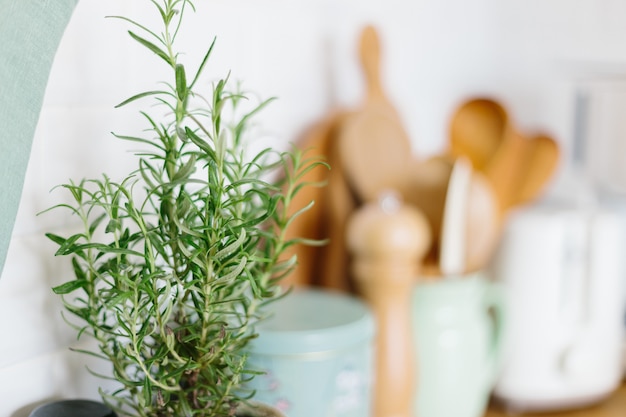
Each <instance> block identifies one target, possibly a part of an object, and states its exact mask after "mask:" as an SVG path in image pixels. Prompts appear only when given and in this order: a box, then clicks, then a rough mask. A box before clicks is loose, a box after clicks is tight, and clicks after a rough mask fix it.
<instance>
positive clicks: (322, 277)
mask: <svg viewBox="0 0 626 417" xmlns="http://www.w3.org/2000/svg"><path fill="white" fill-rule="evenodd" d="M346 117H348V116H347V115H346V114H342V115H341V116H340V117H338V119H337V120H336V123H335V124H334V127H333V130H332V131H331V132H329V133H330V134H329V138H330V142H331V143H330V144H329V147H328V158H329V163H330V165H331V170H330V173H329V175H328V185H327V187H326V188H325V190H324V192H325V196H324V207H323V208H324V215H323V217H324V235H325V237H326V238H327V239H328V243H327V244H326V245H325V246H324V247H322V248H321V251H320V257H319V258H318V260H317V262H318V266H317V270H318V271H319V274H318V275H317V276H316V277H315V279H314V281H313V283H314V284H316V285H320V286H322V287H325V288H330V289H334V290H340V291H344V292H354V285H353V282H352V280H351V277H350V271H349V269H350V268H349V254H348V249H347V247H346V224H347V221H348V218H349V216H350V215H351V214H352V212H353V211H354V210H355V209H356V207H357V202H356V200H355V198H354V195H353V193H352V191H351V190H350V187H349V186H348V182H347V178H346V174H345V172H344V167H343V163H342V162H343V161H342V159H341V158H340V157H339V151H338V149H337V139H338V137H337V129H339V128H340V126H341V122H342V121H343V120H345V119H346Z"/></svg>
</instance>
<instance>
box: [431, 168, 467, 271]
mask: <svg viewBox="0 0 626 417" xmlns="http://www.w3.org/2000/svg"><path fill="white" fill-rule="evenodd" d="M471 178H472V167H471V163H470V162H469V160H468V159H467V158H465V157H459V158H457V159H456V160H455V161H454V165H453V167H452V173H451V174H450V180H449V181H448V187H447V190H446V201H445V205H444V207H443V222H442V225H441V242H440V244H441V249H440V253H439V268H440V270H441V274H442V275H443V276H444V277H446V276H458V275H461V274H463V273H464V272H465V269H466V245H467V240H466V234H467V223H468V212H469V210H468V208H469V196H470V193H469V192H470V181H471Z"/></svg>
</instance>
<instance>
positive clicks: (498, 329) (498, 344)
mask: <svg viewBox="0 0 626 417" xmlns="http://www.w3.org/2000/svg"><path fill="white" fill-rule="evenodd" d="M483 302H484V306H485V314H487V315H488V316H489V319H490V320H489V323H490V324H491V327H490V330H491V332H490V336H491V342H490V344H489V351H488V357H487V358H488V359H487V360H488V363H487V372H486V373H485V381H484V384H485V386H486V387H487V388H488V390H489V391H491V386H492V385H493V384H494V383H495V380H496V377H497V374H498V371H499V369H500V366H501V364H502V358H503V354H502V353H503V341H504V321H505V318H506V313H505V306H504V292H503V289H502V286H501V285H500V284H497V283H494V282H488V283H487V286H486V288H485V293H484V299H483ZM490 313H491V314H490Z"/></svg>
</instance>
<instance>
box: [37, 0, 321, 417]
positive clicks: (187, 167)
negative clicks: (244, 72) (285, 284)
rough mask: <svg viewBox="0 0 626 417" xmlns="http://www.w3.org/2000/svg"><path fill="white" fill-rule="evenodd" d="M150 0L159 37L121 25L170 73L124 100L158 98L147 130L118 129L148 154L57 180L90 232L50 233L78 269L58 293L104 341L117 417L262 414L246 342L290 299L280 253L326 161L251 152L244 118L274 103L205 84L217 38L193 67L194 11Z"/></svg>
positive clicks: (75, 321)
mask: <svg viewBox="0 0 626 417" xmlns="http://www.w3.org/2000/svg"><path fill="white" fill-rule="evenodd" d="M150 2H151V3H152V4H153V5H154V7H155V8H156V11H157V12H158V14H159V16H160V21H161V22H162V24H163V26H162V27H161V28H159V29H158V30H152V29H149V28H148V27H146V26H144V25H142V24H140V23H138V22H137V21H136V20H133V19H131V18H127V17H118V18H120V19H122V20H124V21H125V22H127V23H128V24H130V25H131V26H132V30H130V31H129V34H130V37H131V38H132V39H134V40H135V41H137V42H138V43H139V44H140V45H142V46H143V47H145V48H146V49H147V50H148V51H150V52H151V53H153V55H155V57H154V59H156V60H157V61H160V63H161V64H164V65H165V66H167V67H168V68H169V70H170V71H171V79H170V81H169V82H166V83H164V84H163V85H164V86H165V87H164V88H160V89H156V90H153V91H147V92H143V93H139V94H136V95H134V96H132V97H131V98H129V99H128V100H125V101H124V102H122V103H121V104H120V105H119V106H124V105H126V104H128V103H131V102H135V101H136V100H149V101H150V104H151V106H150V107H149V109H150V110H149V111H147V110H146V111H141V112H140V114H141V117H143V119H145V121H146V123H147V128H148V129H147V133H146V135H145V136H132V135H128V136H127V135H119V134H115V136H116V137H117V138H119V139H122V140H127V141H131V142H134V143H135V144H137V145H139V146H141V150H140V151H138V152H136V160H137V166H136V169H135V170H134V171H133V172H131V173H130V174H129V175H128V176H127V177H125V178H123V179H121V180H114V179H113V178H109V177H108V176H107V175H103V176H102V177H101V178H96V179H83V180H81V181H79V182H75V181H70V182H69V183H67V184H63V185H61V186H60V187H61V188H63V189H65V190H66V191H67V192H69V195H70V196H71V197H70V200H71V203H62V204H59V205H57V206H55V207H52V209H56V208H62V209H67V210H69V212H70V213H71V214H72V215H74V216H76V217H77V218H79V219H80V221H81V223H82V225H83V226H84V227H83V230H82V231H81V232H79V233H76V234H73V235H70V236H59V235H57V234H52V233H47V234H46V235H47V236H48V238H50V239H51V240H52V241H53V242H55V243H56V244H58V250H57V252H56V255H61V256H69V257H70V258H71V263H72V266H73V271H74V274H73V277H72V278H71V279H70V280H68V281H67V282H65V283H64V284H62V285H59V286H57V287H55V288H54V292H55V293H57V294H60V295H62V296H63V300H64V305H65V308H66V310H67V311H68V312H69V313H71V314H69V315H66V321H68V322H69V323H70V324H72V325H73V326H74V327H75V328H76V330H77V331H78V334H79V337H80V336H83V335H89V336H91V337H92V338H94V339H95V341H96V342H97V348H96V349H95V350H94V351H88V352H85V353H89V354H91V355H95V356H97V357H100V358H102V359H104V360H106V361H109V362H110V365H111V369H112V378H113V379H114V380H116V381H117V382H118V383H119V386H120V388H119V390H117V391H115V392H104V391H102V390H101V395H102V398H103V400H104V402H105V403H106V404H107V405H109V406H110V407H111V408H113V409H114V410H115V411H117V412H118V413H119V414H120V415H133V416H142V417H143V416H145V417H157V416H158V417H164V416H172V417H182V416H192V415H193V416H203V417H214V416H215V417H216V416H231V415H241V416H243V415H246V416H247V415H253V414H249V413H248V412H247V411H242V410H255V407H251V406H250V403H249V401H248V400H250V399H251V398H252V396H253V394H254V393H253V392H250V391H248V390H247V389H246V384H245V383H246V381H248V380H249V379H250V378H253V377H254V376H255V375H256V374H257V372H256V371H255V370H254V369H249V368H248V366H247V363H246V352H247V348H248V344H249V342H250V341H251V339H253V338H254V337H255V324H256V323H257V322H258V320H260V319H262V314H261V310H260V309H261V307H262V306H263V305H264V304H266V303H268V302H271V301H272V300H275V299H276V298H278V297H280V296H281V287H280V286H279V281H280V280H281V278H283V277H284V276H285V275H286V274H288V273H289V272H290V271H291V269H292V268H293V266H294V263H295V260H294V259H285V256H284V251H285V250H286V249H287V248H288V247H289V246H291V245H293V244H296V243H303V241H302V240H300V239H287V238H286V229H287V227H288V226H289V224H290V222H291V221H292V220H293V219H294V218H295V217H296V216H297V215H298V213H301V212H302V211H303V210H305V209H306V208H307V207H308V206H307V207H304V208H302V209H294V208H293V207H291V204H290V203H291V201H292V199H293V198H294V196H295V195H296V194H297V193H298V191H299V190H300V189H301V188H302V187H303V186H306V185H311V184H306V183H305V182H303V176H304V174H305V173H306V172H307V171H308V170H310V169H312V168H313V167H315V166H317V165H318V164H321V163H322V162H320V161H319V160H316V159H307V158H305V157H304V155H303V154H302V153H301V152H300V151H298V150H297V149H293V150H291V151H290V152H277V151H273V150H272V149H265V150H262V151H260V152H258V153H254V154H253V155H249V154H248V153H249V148H248V147H247V146H246V145H245V143H246V142H245V139H244V136H245V134H246V133H247V132H248V131H249V130H248V128H247V127H248V123H249V121H250V119H251V118H252V116H254V114H255V113H257V112H258V111H259V110H261V109H262V108H263V107H264V106H265V105H266V104H267V101H266V102H262V103H260V104H258V105H254V106H253V107H251V108H249V110H242V108H243V107H245V105H246V104H248V102H247V100H246V98H245V97H244V96H243V95H242V94H240V93H239V92H237V91H235V92H232V91H230V90H229V87H228V85H229V83H228V78H225V79H222V80H220V81H218V82H216V83H214V84H213V85H212V87H211V88H208V87H200V85H201V82H200V79H201V77H200V76H201V74H202V72H203V69H204V68H205V64H206V63H207V61H208V60H209V57H210V55H211V50H212V49H213V44H211V46H210V48H208V51H207V53H206V55H204V59H203V60H202V61H201V62H200V63H199V65H198V66H197V69H196V70H195V71H193V72H192V73H190V72H188V69H187V67H186V66H185V65H183V63H182V62H181V59H180V55H179V53H178V52H176V48H175V46H176V38H177V35H178V33H179V31H180V30H182V27H183V25H182V22H183V17H184V15H185V12H189V11H190V10H192V11H193V10H195V8H194V5H193V3H192V2H191V1H190V0H150ZM190 75H191V76H190ZM205 89H206V90H208V91H209V92H210V95H208V97H206V96H203V95H202V94H201V93H200V92H199V91H200V90H205ZM154 104H156V106H155V105H154ZM229 115H231V116H232V121H231V122H230V123H229V122H228V120H229V119H228V117H229ZM304 243H307V242H304ZM309 243H311V242H309ZM264 412H265V413H267V412H266V411H264ZM259 415H270V414H259Z"/></svg>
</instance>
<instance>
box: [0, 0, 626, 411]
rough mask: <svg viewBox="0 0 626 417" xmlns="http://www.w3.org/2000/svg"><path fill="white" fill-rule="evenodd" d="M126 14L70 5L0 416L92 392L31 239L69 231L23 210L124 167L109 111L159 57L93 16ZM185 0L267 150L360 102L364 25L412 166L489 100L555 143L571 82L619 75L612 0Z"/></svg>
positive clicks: (1, 350) (46, 250) (3, 339)
mask: <svg viewBox="0 0 626 417" xmlns="http://www.w3.org/2000/svg"><path fill="white" fill-rule="evenodd" d="M131 3H132V4H131ZM137 3H138V2H128V1H126V0H107V1H102V0H100V1H98V0H81V1H80V3H79V5H78V7H77V9H76V12H75V15H74V17H73V20H72V22H71V23H70V26H69V27H68V29H67V32H66V35H65V38H64V40H63V42H62V44H61V47H60V50H59V52H58V56H57V59H56V62H55V66H54V68H53V71H52V75H51V78H50V84H49V88H48V92H47V95H46V100H45V104H44V108H43V112H42V115H41V120H40V123H39V127H38V130H37V134H36V137H35V140H34V145H33V150H32V155H31V160H30V165H29V168H28V173H27V178H26V184H25V188H24V194H23V198H22V202H21V206H20V210H19V215H18V219H17V223H16V225H15V229H14V233H13V237H12V241H11V247H10V251H9V254H8V258H7V262H6V267H5V270H4V272H3V274H2V278H1V279H0V417H2V416H12V415H15V416H19V415H22V414H23V413H20V412H17V410H18V409H21V408H22V407H26V406H27V405H28V404H31V403H33V402H37V401H41V400H44V399H46V398H50V397H57V396H74V395H83V396H88V397H97V394H96V391H95V388H94V387H96V386H97V381H94V380H93V379H92V378H91V377H89V376H87V375H85V372H84V369H83V367H84V361H85V360H86V359H85V357H84V356H82V355H78V354H71V353H69V352H68V346H69V345H70V344H72V343H73V342H74V340H73V333H72V332H70V331H68V329H67V327H66V326H65V325H64V323H63V322H62V319H61V317H60V305H59V300H58V299H57V297H56V296H54V295H53V294H52V292H51V291H50V287H51V286H53V285H54V284H56V283H59V282H61V281H63V280H64V279H65V278H66V277H67V276H68V275H67V274H68V268H67V265H66V260H65V259H55V258H54V257H53V255H52V254H53V250H54V248H53V245H52V244H50V243H48V242H47V240H46V239H45V238H44V236H43V234H44V232H46V231H57V232H59V231H63V230H66V229H68V228H71V227H72V224H71V223H69V222H68V220H67V219H66V218H63V217H61V216H60V214H61V213H60V212H59V213H56V214H54V213H53V214H46V215H43V216H37V215H36V214H37V213H38V212H39V211H41V210H43V209H45V208H47V207H49V206H50V205H52V204H53V203H55V202H58V201H59V200H58V199H59V198H60V196H59V194H55V193H52V194H51V193H50V192H49V191H50V189H51V188H52V187H53V186H54V185H56V184H58V183H61V182H64V181H66V180H67V179H68V178H76V179H78V178H82V177H84V176H94V175H99V174H100V173H101V172H103V171H106V172H108V173H115V172H119V173H120V174H122V173H125V172H126V171H127V170H126V169H125V166H127V164H126V162H127V161H128V159H129V155H128V154H127V153H126V152H125V151H124V148H123V145H121V144H120V143H118V141H116V140H115V139H113V138H112V136H111V135H110V134H109V132H110V131H112V130H113V131H119V132H128V131H133V129H137V128H139V127H140V126H141V125H140V124H138V122H139V118H138V117H137V115H136V114H135V113H134V111H132V110H131V111H127V110H113V109H112V107H113V105H114V104H116V103H117V102H119V101H121V100H122V99H124V98H126V97H128V96H129V95H131V94H133V93H135V92H138V91H143V90H144V89H145V88H150V86H151V85H152V84H151V83H152V82H153V81H154V80H156V79H159V78H158V74H155V71H154V70H153V68H152V67H151V66H150V65H151V63H155V62H157V61H156V60H155V59H153V58H152V57H151V56H149V55H148V54H146V53H145V52H144V51H143V50H142V49H140V48H139V47H138V46H136V45H135V44H133V43H132V42H131V41H130V40H129V39H128V38H127V36H126V35H125V29H126V28H127V26H126V25H125V24H123V23H122V22H119V21H114V20H109V19H104V18H103V17H104V16H105V15H110V14H124V15H128V14H132V13H140V14H145V13H146V12H145V10H140V8H139V7H138V6H136V4H137ZM144 3H147V2H144ZM197 3H198V14H197V15H196V16H195V17H194V18H193V19H192V20H193V21H194V23H192V25H193V28H194V29H193V30H194V33H193V34H192V35H191V36H185V39H189V38H192V39H193V40H194V42H191V44H192V46H190V48H203V47H205V46H206V45H208V43H209V42H210V41H211V39H212V38H213V36H214V35H217V36H218V43H217V49H216V54H215V55H214V58H213V60H212V61H211V64H210V65H209V67H208V69H209V72H211V74H213V75H214V76H215V77H218V76H223V75H225V74H226V72H227V71H228V70H229V69H230V70H232V73H233V77H234V78H236V79H241V80H244V81H245V84H244V86H245V87H246V89H247V90H249V91H253V92H255V93H258V94H259V95H260V96H262V97H270V96H278V97H279V100H278V101H277V102H275V103H274V104H273V105H272V106H271V107H270V109H269V110H268V111H266V112H265V113H264V114H263V115H262V117H261V118H260V119H259V120H260V122H261V123H262V124H263V128H264V129H265V131H266V133H268V135H269V136H271V137H272V138H273V139H272V140H274V141H275V143H276V144H277V145H278V146H280V145H281V144H286V143H287V142H288V141H292V140H295V139H296V138H297V135H298V133H299V132H300V131H302V130H303V129H304V128H305V127H306V126H307V125H309V124H310V123H313V122H314V121H316V120H317V119H319V118H320V117H322V115H323V114H325V113H326V112H328V111H330V110H331V109H332V108H334V107H335V106H355V105H358V103H359V101H360V100H361V98H362V94H363V85H362V80H361V78H360V72H359V67H358V61H357V59H356V57H357V53H356V44H357V36H358V34H359V29H360V27H361V26H362V25H363V24H364V23H365V22H371V23H374V24H375V25H376V26H377V27H378V28H379V30H380V34H381V38H382V43H383V57H384V62H383V68H382V70H383V75H384V84H385V86H386V88H387V91H388V94H389V95H390V96H391V98H392V100H393V101H394V102H395V103H396V105H397V107H398V109H399V111H400V112H401V114H402V116H403V117H404V121H405V123H406V126H407V129H408V131H409V132H410V134H411V137H412V141H413V145H414V150H415V153H416V155H418V156H425V155H429V154H432V153H434V152H438V151H440V150H441V149H442V148H443V147H444V146H445V136H446V129H447V122H448V118H449V116H450V114H451V112H452V111H453V110H454V108H455V106H456V105H457V104H458V103H459V102H460V101H461V100H463V99H465V98H467V97H468V96H470V95H474V94H489V95H494V96H495V97H497V98H499V99H501V100H502V101H503V102H504V103H505V104H506V105H507V106H508V107H509V109H510V111H511V113H512V115H513V117H514V118H515V120H516V121H517V122H518V123H519V124H520V126H522V127H524V128H526V129H536V128H537V129H543V130H547V131H548V132H551V133H552V134H553V135H554V136H555V137H556V138H557V139H558V140H559V141H560V142H561V143H562V144H563V146H564V147H567V146H569V145H568V144H569V142H570V141H571V134H572V132H571V130H572V129H571V127H572V123H573V122H572V120H571V116H572V92H573V88H572V87H573V85H574V83H575V81H576V80H577V79H579V78H580V77H581V76H585V75H588V74H589V73H590V72H591V71H595V70H596V69H598V68H600V70H601V71H612V72H617V73H619V72H621V71H624V72H626V25H624V23H623V21H624V18H625V17H626V3H624V2H622V1H621V0H580V1H577V2H572V1H569V0H509V1H498V0H438V1H427V0H411V1H409V0H386V1H380V0H379V1H375V0H334V1H333V0H299V1H287V0H209V1H205V0H197ZM189 59H190V60H193V59H194V55H193V54H190V55H189ZM144 62H147V63H148V64H146V63H144ZM157 73H158V71H157ZM593 140H596V139H595V138H594V139H593Z"/></svg>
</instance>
